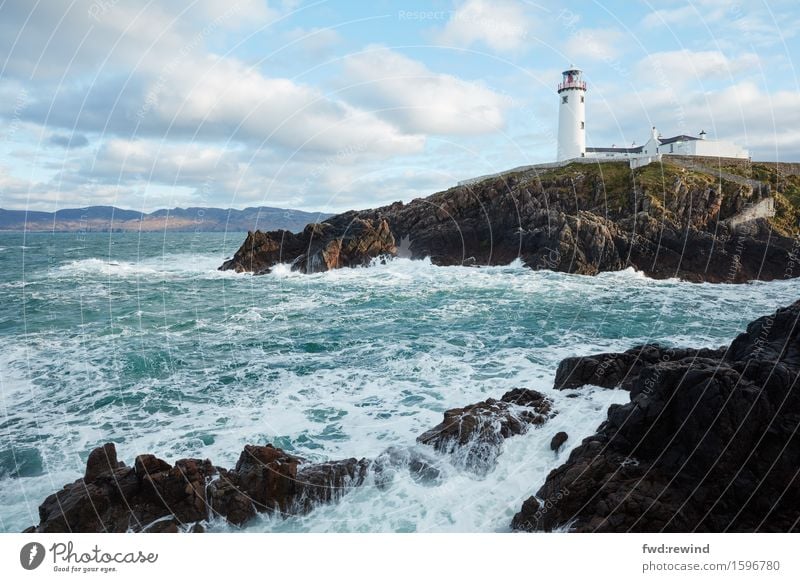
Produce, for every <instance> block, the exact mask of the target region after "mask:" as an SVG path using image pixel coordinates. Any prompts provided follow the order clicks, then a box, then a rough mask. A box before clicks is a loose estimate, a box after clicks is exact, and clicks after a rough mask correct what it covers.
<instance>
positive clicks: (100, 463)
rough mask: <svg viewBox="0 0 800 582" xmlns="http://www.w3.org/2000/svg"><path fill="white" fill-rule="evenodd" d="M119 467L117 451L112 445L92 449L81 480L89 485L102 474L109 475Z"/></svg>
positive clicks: (107, 444)
mask: <svg viewBox="0 0 800 582" xmlns="http://www.w3.org/2000/svg"><path fill="white" fill-rule="evenodd" d="M118 467H119V462H118V461H117V449H116V448H115V447H114V444H113V443H106V444H104V445H103V446H102V447H98V448H96V449H94V450H93V451H92V452H91V453H89V458H88V459H87V461H86V473H85V474H84V476H83V480H84V481H85V482H87V483H91V482H92V481H94V480H95V479H96V478H97V477H99V476H100V475H102V474H103V473H110V472H111V471H113V470H115V469H117V468H118Z"/></svg>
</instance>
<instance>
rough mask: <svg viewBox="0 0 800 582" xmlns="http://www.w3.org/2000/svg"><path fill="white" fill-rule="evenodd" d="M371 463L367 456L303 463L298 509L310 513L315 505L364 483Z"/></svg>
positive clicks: (300, 473) (300, 472) (327, 501)
mask: <svg viewBox="0 0 800 582" xmlns="http://www.w3.org/2000/svg"><path fill="white" fill-rule="evenodd" d="M369 466H370V463H369V461H367V460H366V459H360V460H357V459H353V458H351V459H345V460H343V461H333V462H328V463H315V464H311V465H304V466H302V467H301V468H300V470H299V471H298V472H297V497H296V499H295V501H294V504H293V507H292V508H293V510H294V511H295V512H296V513H301V514H303V513H308V512H309V511H311V509H313V507H314V506H316V505H319V504H321V503H330V502H331V501H336V500H337V499H340V498H341V497H342V496H343V495H344V494H345V493H347V492H348V491H349V490H350V489H352V488H353V487H360V486H361V485H362V484H363V483H364V479H365V478H366V475H367V470H368V469H369Z"/></svg>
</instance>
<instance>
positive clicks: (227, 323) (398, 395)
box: [0, 233, 799, 532]
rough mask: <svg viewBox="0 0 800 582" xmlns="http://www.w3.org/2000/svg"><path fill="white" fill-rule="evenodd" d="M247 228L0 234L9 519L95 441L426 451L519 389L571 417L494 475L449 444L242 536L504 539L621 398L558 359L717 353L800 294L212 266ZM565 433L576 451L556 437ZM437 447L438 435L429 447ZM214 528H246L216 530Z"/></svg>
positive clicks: (405, 267)
mask: <svg viewBox="0 0 800 582" xmlns="http://www.w3.org/2000/svg"><path fill="white" fill-rule="evenodd" d="M243 239H244V233H227V234H209V233H168V234H164V233H160V234H159V233H148V234H141V235H140V234H136V233H131V234H116V233H111V234H109V233H88V234H87V233H82V234H76V233H72V234H49V233H41V234H31V233H29V234H22V233H5V234H0V530H2V531H21V530H22V529H24V528H25V527H27V526H29V525H33V524H36V523H38V506H39V504H40V503H41V502H42V501H43V500H44V498H45V497H46V496H47V495H49V494H51V493H53V492H55V491H56V490H58V489H60V488H61V487H62V486H63V485H64V484H66V483H68V482H72V481H73V480H75V479H77V478H79V477H81V476H82V475H83V470H84V467H85V462H86V458H87V455H88V453H89V452H90V451H91V450H92V449H93V448H94V447H96V446H98V445H101V444H102V443H105V442H109V441H111V442H114V443H116V447H117V451H118V453H119V457H120V459H121V460H124V461H125V462H126V463H131V462H132V461H133V458H134V457H135V455H137V454H140V453H153V454H156V455H157V456H159V457H161V458H163V459H165V460H167V461H169V462H174V461H175V460H177V459H179V458H182V457H202V458H210V459H211V460H212V461H213V462H214V463H215V464H217V465H220V466H224V467H232V466H233V465H234V464H235V463H236V459H237V458H238V456H239V453H240V451H241V450H242V448H243V447H244V445H245V444H266V443H273V444H274V445H275V446H278V447H281V448H283V449H285V450H286V451H288V452H291V453H293V454H296V455H299V456H302V457H305V458H307V459H309V460H313V461H322V460H333V459H340V458H347V457H368V458H374V457H376V456H378V455H380V454H381V453H382V452H383V451H385V450H386V449H388V448H389V447H395V448H396V449H399V450H409V449H411V448H413V447H416V446H419V445H416V444H415V439H416V437H417V436H418V435H419V434H421V433H422V432H424V431H425V430H427V429H429V428H431V427H433V426H434V425H436V424H438V423H439V422H440V421H441V419H442V412H443V411H444V410H446V409H448V408H453V407H460V406H464V405H467V404H471V403H474V402H477V401H480V400H484V399H486V398H489V397H494V398H499V397H500V396H501V395H502V394H503V393H504V392H506V391H507V390H510V389H512V388H518V387H523V388H533V389H536V390H539V391H541V392H544V393H546V394H547V395H548V396H550V397H551V398H552V399H553V401H554V403H555V409H556V410H557V412H558V414H557V415H556V416H555V417H554V418H552V419H551V420H550V421H548V422H547V423H546V424H544V425H543V426H542V427H541V428H536V429H533V430H531V431H529V432H528V433H527V434H525V435H523V436H518V437H514V438H511V439H508V440H507V441H506V442H505V444H504V445H503V446H504V448H503V451H502V454H501V455H500V457H499V460H498V464H497V467H496V468H495V469H494V470H493V471H491V472H490V473H489V474H487V475H485V476H477V475H475V474H473V473H470V472H468V471H465V470H463V469H461V468H460V467H459V466H458V465H457V464H455V463H452V462H451V461H452V460H451V459H449V458H447V457H446V456H443V455H438V454H435V453H433V452H432V451H426V453H427V454H429V455H432V456H433V457H434V460H435V462H436V464H437V467H438V468H439V470H440V474H441V478H440V479H439V480H438V481H435V482H433V483H418V482H416V481H414V480H413V479H411V478H410V477H408V476H407V475H405V476H404V475H403V474H400V473H398V474H397V475H395V478H394V479H393V480H392V482H391V484H390V485H389V486H388V487H386V488H383V489H379V488H378V487H375V486H374V484H373V483H371V482H370V480H369V478H368V480H367V484H366V485H365V486H364V487H362V488H360V489H357V490H354V491H352V492H351V493H349V494H348V495H346V496H345V497H344V498H343V499H342V500H341V501H340V502H338V503H335V504H331V505H327V506H324V507H319V508H317V509H316V510H314V511H313V512H311V513H310V514H308V515H307V516H304V517H290V518H286V519H284V518H280V517H269V516H266V515H261V516H259V517H258V518H257V519H256V520H254V521H253V522H251V523H250V524H248V526H247V527H245V528H243V529H242V530H239V529H238V528H236V531H358V532H372V531H378V532H395V531H403V532H405V531H419V532H443V531H448V532H493V531H508V529H509V524H510V521H511V517H512V516H513V514H514V513H515V512H516V511H518V510H519V508H520V506H521V504H522V501H523V500H524V499H526V498H527V497H529V496H530V495H532V494H533V493H535V491H536V490H537V489H538V488H539V486H540V485H541V484H542V483H543V482H544V479H545V476H546V475H547V473H548V472H549V471H550V470H551V469H553V468H555V467H556V466H558V465H560V464H561V463H562V462H563V461H564V460H565V459H566V457H567V456H568V455H569V451H570V449H571V448H572V447H574V446H576V445H577V444H578V443H579V442H580V440H581V439H582V438H584V437H586V436H588V435H590V434H592V433H593V432H594V431H595V430H596V428H597V426H598V425H599V424H600V423H601V422H602V420H603V419H604V418H605V416H606V410H607V408H608V406H609V405H611V404H613V403H622V402H626V401H627V400H628V394H627V393H626V392H624V391H621V390H608V389H601V388H591V387H587V388H583V389H578V390H570V391H563V392H558V391H554V390H552V383H553V377H554V373H555V369H556V367H557V365H558V363H559V361H560V360H561V359H562V358H565V357H567V356H573V355H584V354H591V353H595V352H600V351H617V350H624V349H628V348H630V347H633V346H634V345H637V344H641V343H644V342H660V343H663V344H665V345H675V346H689V347H702V346H708V347H718V346H720V345H723V344H727V343H728V342H730V341H731V340H732V339H733V338H734V337H735V336H736V334H737V333H739V332H741V331H742V330H743V329H744V327H745V326H746V324H747V323H748V322H749V321H751V320H752V319H754V318H756V317H758V316H761V315H765V314H768V313H770V312H772V311H773V310H774V309H775V308H777V307H779V306H782V305H787V304H789V303H791V302H793V301H794V300H796V299H797V298H798V288H799V287H798V284H797V282H796V281H777V282H772V283H753V284H747V285H712V284H693V283H684V282H680V281H677V280H664V281H654V280H650V279H647V278H645V277H644V276H642V275H640V274H638V273H635V272H633V271H632V270H626V271H621V272H617V273H606V274H602V275H599V276H597V277H586V276H578V275H565V274H562V273H553V272H547V271H539V272H534V271H531V270H529V269H527V268H526V267H525V266H524V265H522V264H521V263H519V262H515V263H513V264H511V265H508V266H503V267H489V268H470V267H436V266H434V265H432V264H430V262H429V261H425V260H420V261H411V260H407V259H395V260H391V261H388V262H386V263H384V264H380V263H378V264H375V265H373V266H372V267H369V268H360V269H344V270H339V271H333V272H329V273H322V274H316V275H300V274H297V273H292V272H291V271H290V270H289V269H288V267H284V266H280V267H278V268H276V269H275V270H274V272H273V273H271V274H269V275H264V276H258V277H253V276H250V275H246V274H235V273H232V272H220V271H217V270H216V268H217V267H218V266H219V265H220V264H221V263H222V261H223V259H225V258H226V257H228V256H230V255H231V254H232V253H233V252H234V251H235V250H236V249H237V248H238V246H239V245H240V244H241V242H242V240H243ZM561 430H564V431H566V432H568V433H569V441H567V445H566V446H565V447H564V448H563V449H562V450H561V451H560V452H559V453H558V454H556V453H554V452H553V451H551V450H550V448H549V443H550V439H551V438H552V436H553V435H554V434H555V433H556V432H558V431H561ZM423 448H425V447H423ZM208 529H209V530H211V531H231V530H232V529H233V528H230V527H229V526H227V525H226V524H225V523H222V522H220V521H212V522H211V523H210V524H208Z"/></svg>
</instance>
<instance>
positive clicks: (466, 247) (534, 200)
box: [221, 163, 792, 283]
mask: <svg viewBox="0 0 800 582" xmlns="http://www.w3.org/2000/svg"><path fill="white" fill-rule="evenodd" d="M728 178H729V179H726V178H723V177H721V176H711V175H709V174H707V173H703V172H701V171H698V170H693V169H686V168H683V167H680V166H678V165H672V164H669V163H665V164H663V165H661V164H658V165H656V164H653V165H650V166H647V167H644V168H640V169H638V170H630V169H629V168H628V166H627V164H626V163H603V164H597V165H589V164H573V165H570V166H566V167H564V168H558V169H554V170H549V171H545V172H536V171H535V170H532V171H526V172H518V173H510V174H505V175H503V176H502V177H495V178H488V179H486V180H483V181H481V182H478V183H475V184H469V185H464V186H458V187H455V188H451V189H450V190H447V191H444V192H440V193H437V194H434V195H432V196H429V197H427V198H424V199H415V200H413V201H412V202H410V203H408V204H403V203H400V202H396V203H394V204H392V205H390V206H385V207H382V208H377V209H372V210H364V211H351V212H346V213H344V214H339V215H336V216H333V217H331V218H329V219H327V220H325V221H324V222H323V223H321V225H322V227H321V229H318V228H316V227H313V228H312V227H307V228H306V230H305V231H303V232H302V233H300V234H298V235H293V234H290V233H286V232H282V231H276V232H270V233H259V232H256V233H252V234H251V235H249V236H248V239H247V241H245V244H244V245H242V248H240V249H239V251H238V252H237V253H236V256H234V257H233V259H232V260H230V261H227V262H226V263H225V264H224V265H223V266H222V267H221V268H222V269H235V270H237V271H246V272H255V273H261V272H265V271H267V270H268V269H269V268H270V267H271V266H273V265H274V264H276V263H278V262H286V263H292V264H293V266H294V268H296V269H298V270H302V271H305V272H314V271H318V270H327V269H328V268H335V267H337V266H354V265H361V264H365V263H367V262H368V261H369V259H371V258H373V257H374V256H376V255H379V254H388V255H393V254H396V251H397V249H396V245H400V246H401V248H404V249H405V252H406V254H407V256H410V257H411V258H424V257H430V259H431V261H432V262H433V263H434V264H438V265H493V264H508V263H509V262H511V261H513V260H514V259H517V258H520V259H521V260H522V261H524V263H525V264H526V265H528V266H529V267H531V268H533V269H551V270H556V271H563V272H569V273H579V274H587V275H593V274H596V273H599V272H602V271H614V270H619V269H623V268H626V267H631V266H632V267H634V268H636V269H638V270H640V271H643V272H644V273H645V274H647V275H649V276H651V277H656V278H666V277H680V278H684V279H688V280H693V281H711V282H731V283H737V282H744V281H749V280H753V279H761V280H769V279H775V278H783V277H784V276H787V275H786V273H787V265H789V264H790V263H791V253H792V239H791V238H790V237H789V236H788V234H790V233H788V232H787V231H786V229H785V228H784V229H777V228H776V227H775V225H776V224H777V222H776V220H767V219H765V218H760V219H757V220H752V221H748V222H745V223H744V224H739V225H738V226H735V227H734V226H732V224H733V223H734V222H735V221H734V220H732V219H736V218H737V217H740V216H741V215H742V213H743V212H744V211H746V210H747V209H749V208H751V207H752V205H753V204H756V203H758V202H760V201H762V200H764V199H766V198H769V197H771V191H770V184H769V182H768V181H767V182H764V183H763V184H762V183H761V182H758V181H755V180H744V179H741V178H740V177H738V176H728ZM791 208H792V205H791V204H789V205H788V206H787V207H786V208H784V207H782V206H780V204H779V205H778V211H779V218H783V219H785V217H786V215H787V213H788V212H789V210H791ZM384 222H385V224H386V227H387V228H388V232H380V233H379V234H378V235H375V234H373V233H371V232H366V233H365V232H364V230H365V225H369V228H367V230H369V229H373V230H377V231H381V228H382V226H381V225H383V223H384ZM784 222H785V220H784ZM359 237H366V238H362V239H361V242H360V243H359V244H356V245H355V250H354V251H353V254H351V255H350V257H349V258H348V259H346V260H343V261H339V262H338V263H337V262H336V261H334V262H333V263H331V262H329V261H325V260H323V261H321V262H320V261H317V262H314V261H312V262H311V263H309V261H308V257H310V256H314V255H315V254H318V253H319V252H320V248H325V247H327V246H330V245H331V244H333V245H336V244H339V243H341V242H342V241H347V240H351V239H354V238H356V239H358V238H359ZM395 243H396V244H395ZM364 246H365V247H366V248H368V249H369V250H368V252H367V253H366V254H364V255H363V256H359V255H358V253H359V248H360V247H364ZM789 272H791V270H789Z"/></svg>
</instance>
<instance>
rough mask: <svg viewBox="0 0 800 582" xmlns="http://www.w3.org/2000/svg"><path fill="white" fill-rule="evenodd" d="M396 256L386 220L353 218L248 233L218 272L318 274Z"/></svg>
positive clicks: (395, 248) (393, 241)
mask: <svg viewBox="0 0 800 582" xmlns="http://www.w3.org/2000/svg"><path fill="white" fill-rule="evenodd" d="M396 253H397V247H396V246H395V239H394V236H393V235H392V232H391V230H390V229H389V225H388V223H387V222H386V221H385V220H380V219H376V220H371V219H367V220H364V219H361V218H357V217H352V219H351V220H350V221H348V222H346V223H337V224H332V223H329V222H320V223H313V224H309V225H308V226H306V228H305V230H303V232H302V233H300V234H292V233H290V232H288V231H285V230H279V231H274V232H266V233H265V232H261V231H255V232H248V233H247V238H246V239H245V242H244V244H242V246H241V247H240V248H239V250H238V251H237V252H236V254H235V255H234V256H233V258H231V259H230V260H228V261H225V263H223V265H222V266H221V267H220V270H223V271H225V270H234V271H236V272H240V273H241V272H252V273H255V274H263V273H268V272H269V270H270V269H271V268H272V267H273V266H275V265H276V264H278V263H290V264H291V267H292V270H294V271H300V272H303V273H319V272H322V271H329V270H331V269H339V268H342V267H359V266H366V265H368V264H369V263H370V262H371V261H372V260H373V259H375V258H377V257H380V256H383V255H386V256H394V255H395V254H396Z"/></svg>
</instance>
